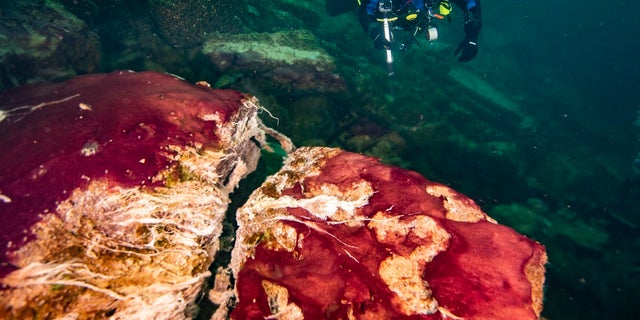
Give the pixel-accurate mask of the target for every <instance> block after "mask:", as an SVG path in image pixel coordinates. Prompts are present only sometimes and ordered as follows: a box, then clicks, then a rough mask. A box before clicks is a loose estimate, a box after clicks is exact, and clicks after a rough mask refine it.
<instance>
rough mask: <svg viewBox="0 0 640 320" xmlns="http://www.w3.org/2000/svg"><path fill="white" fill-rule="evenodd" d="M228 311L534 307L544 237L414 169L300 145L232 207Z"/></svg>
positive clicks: (258, 314) (517, 315)
mask: <svg viewBox="0 0 640 320" xmlns="http://www.w3.org/2000/svg"><path fill="white" fill-rule="evenodd" d="M237 221H238V226H239V229H238V232H237V240H236V245H235V248H234V251H233V253H232V255H233V257H232V263H231V267H232V270H233V274H234V276H235V279H236V283H235V291H236V294H237V299H238V301H237V306H236V308H235V309H234V311H233V312H232V313H231V317H232V318H234V319H265V318H278V319H301V318H306V319H321V318H328V319H399V318H407V317H411V318H414V319H538V317H539V315H540V312H541V309H542V285H543V282H544V264H545V262H546V254H545V249H544V247H543V246H542V245H540V244H539V243H537V242H535V241H532V240H530V239H528V238H526V237H524V236H522V235H520V234H518V233H517V232H515V231H514V230H512V229H510V228H508V227H506V226H502V225H499V224H497V223H496V222H495V221H494V220H493V219H491V218H490V217H489V216H487V215H486V214H485V213H483V212H482V211H481V210H480V208H479V207H478V206H477V205H476V204H475V203H474V202H473V201H472V200H471V199H469V198H467V197H465V196H464V195H462V194H459V193H457V192H456V191H454V190H452V189H450V188H448V187H446V186H444V185H442V184H438V183H434V182H431V181H429V180H427V179H425V178H423V177H422V176H420V175H419V174H417V173H415V172H412V171H407V170H403V169H400V168H397V167H392V166H386V165H383V164H381V163H380V162H378V161H376V160H375V159H373V158H369V157H366V156H363V155H359V154H354V153H350V152H345V151H342V150H340V149H332V148H306V147H305V148H301V149H298V150H297V151H295V152H294V153H293V154H291V155H290V156H289V158H288V159H287V161H286V163H285V165H284V167H283V168H282V169H281V170H280V171H279V172H278V173H277V174H275V175H274V176H272V177H270V178H269V179H268V180H267V181H266V182H265V183H264V184H263V185H262V186H261V187H260V188H259V189H257V190H256V191H254V193H253V194H252V195H251V197H250V199H249V200H248V201H247V203H246V204H245V205H244V206H243V207H242V208H240V209H239V210H238V212H237Z"/></svg>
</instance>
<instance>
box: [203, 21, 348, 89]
mask: <svg viewBox="0 0 640 320" xmlns="http://www.w3.org/2000/svg"><path fill="white" fill-rule="evenodd" d="M203 53H204V54H205V55H207V56H208V57H209V58H210V60H211V62H212V63H213V64H214V65H215V66H216V67H217V68H218V70H219V71H220V72H222V73H238V72H241V73H243V74H245V75H247V76H250V77H251V78H254V79H255V80H256V81H260V80H262V81H266V82H267V84H268V87H270V90H273V89H275V88H277V89H279V90H282V91H283V92H287V93H289V94H290V93H291V92H298V93H300V92H304V93H309V92H336V91H340V90H342V89H344V87H345V85H344V82H343V80H342V78H340V77H339V76H338V75H337V74H335V73H333V71H334V70H335V63H334V59H333V57H332V56H331V55H329V54H328V53H327V52H326V51H325V50H324V49H323V48H322V46H320V44H319V43H318V40H317V39H316V38H315V36H314V35H313V34H311V33H310V32H309V31H306V30H291V31H280V32H274V33H251V34H223V33H215V34H211V35H209V38H208V40H207V41H206V42H205V44H204V46H203ZM273 87H275V88H273Z"/></svg>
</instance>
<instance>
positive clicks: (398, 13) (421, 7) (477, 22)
mask: <svg viewBox="0 0 640 320" xmlns="http://www.w3.org/2000/svg"><path fill="white" fill-rule="evenodd" d="M334 1H335V0H334ZM358 2H360V0H359V1H358ZM450 2H453V3H455V4H456V5H457V6H458V7H460V9H462V12H463V13H464V31H465V33H466V36H465V38H464V40H462V42H460V44H459V45H458V47H457V49H456V51H455V52H454V54H455V55H456V56H457V57H458V60H459V61H461V62H467V61H469V60H471V59H473V58H474V57H475V56H476V54H477V53H478V43H477V41H478V35H479V34H480V29H481V27H482V20H481V12H480V0H362V2H360V8H359V12H358V14H359V17H360V24H361V25H362V27H363V28H364V30H365V32H366V33H367V34H368V35H369V37H371V40H373V43H374V47H375V48H377V49H386V50H387V53H388V55H390V50H391V46H392V43H394V39H393V33H392V31H393V30H402V31H406V32H408V34H409V35H408V37H407V38H406V39H404V40H403V41H402V42H401V43H400V45H399V46H398V47H399V49H401V50H406V49H407V48H408V47H409V46H410V45H411V44H412V43H413V42H415V36H416V35H417V34H418V33H420V32H421V31H424V32H425V34H426V38H427V41H435V40H436V39H437V38H438V30H437V29H436V26H435V21H437V20H436V19H445V18H446V19H449V21H450V19H451V18H450V17H449V13H450V12H451V10H452V7H451V4H450ZM327 3H329V1H328V2H327ZM330 14H331V13H330ZM387 26H388V27H387ZM385 27H386V30H385Z"/></svg>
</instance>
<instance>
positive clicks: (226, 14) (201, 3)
mask: <svg viewBox="0 0 640 320" xmlns="http://www.w3.org/2000/svg"><path fill="white" fill-rule="evenodd" d="M149 8H150V11H151V14H152V16H153V18H154V21H155V22H156V24H157V25H158V28H159V30H160V32H161V34H162V35H163V37H164V38H165V39H166V40H167V41H168V42H169V43H170V44H171V45H172V46H174V47H192V46H195V45H199V44H201V43H202V41H203V40H204V39H206V35H207V33H208V32H210V31H211V30H216V31H217V32H223V33H227V32H232V33H237V32H241V31H243V29H244V28H246V27H245V25H244V23H242V21H241V20H240V18H238V15H240V14H241V13H242V12H243V11H244V8H245V4H244V3H243V1H238V0H227V1H215V2H212V1H207V0H195V1H163V0H152V1H149Z"/></svg>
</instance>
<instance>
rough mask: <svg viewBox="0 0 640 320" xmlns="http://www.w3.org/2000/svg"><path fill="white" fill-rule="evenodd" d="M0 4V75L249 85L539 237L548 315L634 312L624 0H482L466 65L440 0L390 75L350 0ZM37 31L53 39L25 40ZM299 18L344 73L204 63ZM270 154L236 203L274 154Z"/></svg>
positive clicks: (639, 31)
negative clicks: (145, 76)
mask: <svg viewBox="0 0 640 320" xmlns="http://www.w3.org/2000/svg"><path fill="white" fill-rule="evenodd" d="M43 8H44V9H43ZM47 8H57V9H56V10H58V11H55V10H53V11H55V12H57V13H55V14H54V13H51V12H53V11H52V10H49V11H47V10H48V9H47ZM0 10H1V11H0V14H2V15H1V16H0V18H1V20H0V21H1V22H2V23H1V24H0V33H1V34H2V35H3V36H4V37H0V47H1V48H2V49H0V59H1V60H0V63H2V68H0V79H1V80H2V87H0V89H9V88H11V87H15V86H18V85H22V84H25V83H29V82H37V81H43V80H64V79H67V78H69V77H71V76H73V75H76V74H82V73H89V72H110V71H113V70H120V69H131V70H140V71H142V70H157V71H164V72H170V73H173V74H177V75H180V76H183V77H185V78H186V79H187V80H188V81H191V82H195V81H199V80H206V81H208V82H209V83H212V84H214V85H215V86H218V87H224V88H232V89H238V90H241V91H244V92H248V93H251V94H254V95H256V96H258V97H259V98H260V101H261V103H262V105H263V106H265V107H266V108H268V109H270V110H271V111H272V113H273V114H274V115H275V116H277V117H279V118H280V121H279V122H278V123H276V122H275V121H273V120H271V119H269V118H268V117H265V118H264V121H265V122H267V123H268V124H269V125H271V126H273V127H274V128H276V129H277V130H280V131H282V132H283V133H285V134H287V135H289V136H290V137H291V138H292V139H293V141H294V142H295V143H296V145H330V146H340V147H343V148H345V149H347V150H350V151H355V152H362V153H366V154H370V155H373V156H376V157H379V158H380V159H382V160H383V161H384V162H387V163H390V164H395V165H400V166H403V167H405V168H409V169H413V170H417V171H419V172H420V173H422V174H423V175H424V176H425V177H427V178H429V179H431V180H434V181H439V182H442V183H445V184H448V185H450V186H452V187H454V188H455V189H457V190H459V191H461V192H463V193H465V194H467V195H468V196H469V197H471V198H472V199H474V200H476V201H477V202H478V204H479V205H481V206H482V208H483V210H485V211H486V212H487V213H489V214H490V215H491V216H493V217H494V218H496V219H497V220H498V221H499V222H501V223H504V224H507V225H509V226H512V227H513V228H515V229H517V230H518V231H520V232H522V233H524V234H526V235H528V236H529V237H531V238H533V239H536V240H538V241H540V242H542V243H543V244H545V245H546V247H547V251H548V254H549V259H550V262H549V265H548V266H547V267H548V268H547V283H546V293H545V296H546V299H545V309H544V311H543V316H544V317H545V318H548V319H636V318H637V307H638V306H640V280H639V278H638V276H639V275H640V258H639V254H638V253H639V252H640V250H639V249H640V237H639V233H638V230H639V229H638V228H639V226H640V209H639V208H640V141H639V139H640V119H639V118H640V115H639V114H638V113H639V112H640V95H639V92H638V91H640V88H639V84H640V79H639V73H640V58H639V57H638V52H639V51H640V44H638V42H639V40H640V13H639V12H640V5H639V4H638V3H637V2H636V1H616V2H613V3H609V2H602V1H578V2H575V3H573V2H548V1H525V0H496V1H489V0H485V1H483V23H484V25H483V30H482V33H481V36H480V39H479V48H480V53H479V55H478V56H477V57H476V59H474V60H473V61H471V62H470V63H466V64H462V63H459V62H458V61H456V60H455V58H454V57H453V55H452V52H453V50H454V49H455V46H456V45H457V43H458V41H460V40H461V39H462V38H463V36H464V35H463V32H462V27H461V23H462V21H461V17H460V12H459V10H457V11H456V10H455V9H454V13H453V14H452V15H453V19H452V20H453V21H452V23H451V24H449V23H446V22H442V23H440V25H439V26H440V39H439V41H438V42H437V43H435V44H427V43H426V42H425V41H424V40H423V39H421V40H420V41H419V46H414V47H413V48H411V50H409V51H407V52H406V53H402V52H395V58H396V61H395V62H394V67H395V70H396V74H395V75H394V76H393V77H387V75H386V66H385V64H384V54H383V53H382V52H379V51H376V50H374V49H373V48H372V45H371V43H370V41H369V40H368V38H367V37H366V36H365V34H364V33H363V31H362V30H361V28H360V26H359V25H358V23H357V17H356V15H355V14H353V13H347V14H344V15H341V16H339V17H334V18H331V17H329V16H328V15H327V14H326V13H325V12H324V1H323V0H313V1H302V2H301V1H294V0H282V1H258V2H255V1H254V2H249V1H246V2H245V1H241V0H233V1H200V0H194V1H144V0H137V1H100V0H98V1H73V0H60V1H59V2H58V1H12V2H5V1H2V2H1V5H0ZM60 12H64V13H60ZM60 16H62V17H63V18H64V19H60V18H59V17H60ZM52 17H56V18H52ZM70 17H73V18H70ZM69 19H70V20H71V21H72V22H71V23H68V24H67V23H61V22H59V20H65V21H69ZM73 19H75V20H73ZM76 20H77V21H76ZM16 30H17V31H16ZM47 30H54V31H56V30H57V31H56V32H58V31H59V32H58V33H56V32H53V33H54V34H58V35H60V34H62V35H64V37H63V38H64V40H61V41H62V42H61V43H63V44H66V46H62V45H59V46H58V47H57V49H55V50H52V49H51V48H52V45H51V44H48V45H46V46H34V45H27V43H29V42H28V41H24V39H25V38H30V37H31V36H30V34H31V33H38V32H43V33H45V34H47V33H46V32H45V31H47ZM301 30H304V31H306V32H308V33H309V34H311V35H313V37H314V38H315V41H316V46H317V47H318V48H320V49H321V50H324V51H326V52H327V53H328V54H329V55H331V56H332V57H333V59H334V60H335V62H334V64H335V66H334V67H335V70H333V72H334V73H336V74H338V75H340V77H341V79H342V81H343V87H342V88H341V89H339V90H336V89H335V88H333V89H332V88H329V87H330V85H329V84H327V83H326V82H322V81H317V80H313V79H312V80H298V81H296V82H295V83H294V84H293V85H289V86H284V87H283V86H282V85H281V83H279V82H278V79H275V78H274V76H273V74H270V73H269V72H268V71H265V70H263V69H259V68H258V70H257V71H255V70H254V71H251V70H249V71H248V70H246V69H241V68H239V67H238V68H236V69H234V67H231V68H230V69H227V70H220V69H217V68H216V67H215V65H214V63H212V59H213V57H211V56H207V55H206V54H204V53H203V52H202V44H203V43H204V42H205V41H207V39H208V38H209V37H210V36H211V35H212V34H214V33H217V34H221V35H222V38H223V39H224V37H225V35H237V34H240V35H242V34H258V33H261V34H260V36H258V37H255V38H254V39H257V40H254V41H256V42H259V41H261V39H264V40H262V41H265V42H268V41H270V40H269V39H271V38H270V36H269V35H270V34H273V33H274V32H285V34H290V35H292V37H295V34H297V33H295V32H298V31H301ZM297 41H299V40H296V39H293V40H291V43H290V45H291V46H292V47H296V46H297V43H298V42H297ZM20 48H22V49H20ZM45 52H46V54H45ZM47 54H49V55H48V56H47ZM38 55H41V56H45V57H44V58H42V57H40V58H34V56H38ZM255 63H256V64H257V65H259V64H262V63H263V62H260V61H257V62H255ZM265 64H266V62H265ZM260 70H262V71H260ZM289 71H290V72H294V73H295V72H297V71H300V72H302V71H301V70H296V69H295V67H294V68H293V70H289ZM325 71H326V70H325ZM325 71H318V73H322V72H325ZM0 104H1V103H0ZM271 159H272V160H271V162H269V161H265V162H263V163H262V165H261V170H260V172H258V173H257V174H256V175H254V176H253V177H250V179H249V180H248V181H247V182H245V189H244V192H243V190H241V191H239V192H238V193H237V197H238V199H236V201H237V202H236V203H241V202H242V196H243V194H244V193H247V192H248V190H250V189H251V188H252V187H253V186H255V184H257V183H259V181H261V179H262V178H263V177H264V174H265V172H268V171H269V170H273V166H274V163H275V164H277V163H278V162H279V159H277V158H275V159H274V158H271ZM634 161H636V162H635V164H634ZM268 167H270V168H268Z"/></svg>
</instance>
